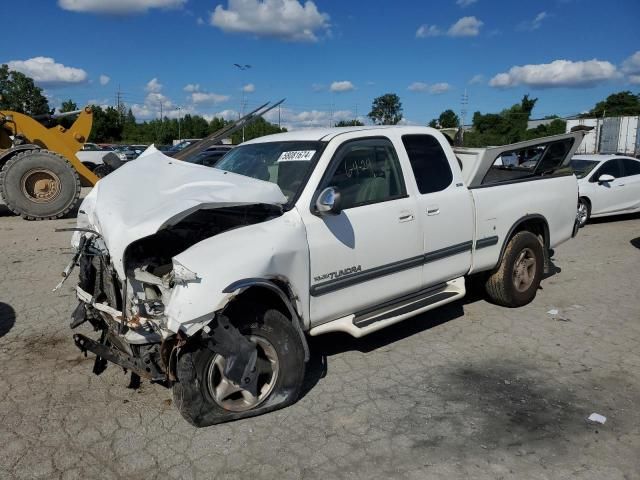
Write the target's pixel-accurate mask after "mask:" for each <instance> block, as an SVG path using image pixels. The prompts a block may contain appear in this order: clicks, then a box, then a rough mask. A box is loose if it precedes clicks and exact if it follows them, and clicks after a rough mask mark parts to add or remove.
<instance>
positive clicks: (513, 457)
mask: <svg viewBox="0 0 640 480" xmlns="http://www.w3.org/2000/svg"><path fill="white" fill-rule="evenodd" d="M73 224H74V220H73V219H63V220H58V221H51V222H26V221H24V220H21V219H19V218H17V217H13V216H10V215H9V213H8V212H7V210H6V209H5V208H4V207H2V206H0V272H1V273H2V274H1V275H0V363H1V364H2V366H3V368H2V370H1V371H0V478H47V479H49V478H63V479H66V478H120V477H127V478H214V477H215V478H238V479H246V478H252V479H259V478H268V479H273V478H281V479H286V478H292V479H298V478H309V479H314V478H322V479H327V478H353V479H367V480H370V479H375V478H413V479H423V478H448V479H451V478H475V479H483V478H491V479H493V478H504V479H507V478H518V479H521V478H535V479H547V478H548V479H564V478H589V479H590V478H592V479H598V480H600V479H611V480H613V479H634V478H640V455H638V454H639V453H640V413H639V408H640V407H639V400H640V348H639V345H640V298H639V296H640V286H639V285H640V216H638V215H636V216H627V217H619V218H614V219H607V220H600V221H596V222H594V223H591V224H589V225H587V227H586V228H584V229H583V230H581V232H580V234H579V235H578V238H577V239H575V240H573V241H571V242H568V243H566V244H564V245H562V246H561V247H560V248H558V249H557V251H556V255H555V258H554V262H555V265H556V266H557V270H558V271H557V272H556V273H555V274H554V275H553V276H551V277H550V278H548V279H546V280H545V281H544V282H543V289H542V290H541V291H540V292H539V294H538V296H537V298H536V300H535V301H534V302H533V303H532V304H530V305H528V306H526V307H524V308H521V309H505V308H500V307H497V306H493V305H491V304H489V303H487V302H485V301H484V300H482V299H481V298H480V297H479V296H477V295H471V296H470V297H468V298H467V299H466V300H465V301H464V302H460V303H455V304H452V305H449V306H447V307H444V308H442V309H440V310H437V311H435V312H430V313H428V314H427V315H422V316H420V317H417V318H415V319H412V320H409V321H406V322H404V323H402V324H400V325H399V326H395V327H391V328H390V329H387V330H386V331H382V332H378V333H377V334H374V335H372V336H370V337H365V338H363V339H359V340H356V339H351V338H349V337H347V336H341V335H331V336H326V337H321V338H317V339H314V341H313V342H312V345H311V346H312V352H313V358H312V362H311V364H310V366H309V374H308V378H307V383H306V388H305V393H304V395H303V397H302V398H301V399H300V400H299V401H298V402H297V403H296V404H295V405H294V406H292V407H290V408H287V409H285V410H280V411H278V412H274V413H271V414H268V415H266V416H262V417H258V418H253V419H248V420H243V421H240V422H236V423H230V424H225V425H220V426H214V427H210V428H206V429H195V428H193V427H191V426H190V425H188V424H187V423H186V422H185V421H184V420H183V419H182V418H181V417H180V415H179V414H178V412H177V411H176V410H175V409H174V408H173V406H172V405H171V393H170V391H169V390H166V389H164V388H163V387H161V386H158V385H151V384H148V383H146V382H143V383H142V385H141V387H140V388H139V389H137V390H134V389H130V388H127V386H128V383H129V382H128V376H125V375H124V374H123V372H122V370H120V369H118V368H117V367H114V366H110V367H109V368H108V369H107V371H106V372H104V373H103V374H102V375H101V376H99V377H96V376H94V375H93V374H92V373H91V368H92V361H93V360H92V358H91V356H90V357H89V358H84V357H83V356H81V354H80V352H79V351H78V350H77V349H76V347H75V346H74V344H73V341H72V338H71V331H70V330H69V329H68V323H69V320H68V319H69V314H70V312H71V310H72V308H73V307H74V306H75V302H76V301H75V299H74V296H73V292H72V287H73V284H74V279H71V280H70V281H69V282H68V283H67V284H66V285H65V287H64V288H63V289H62V290H61V291H60V292H58V293H51V289H52V287H53V286H54V285H55V284H56V283H57V282H58V280H59V278H60V277H59V275H60V271H61V270H62V268H63V267H64V266H65V265H66V263H67V261H68V259H69V255H70V249H69V248H68V240H69V234H68V233H54V232H53V230H54V228H56V227H64V226H70V225H73ZM553 310H557V311H558V312H557V314H552V313H549V312H550V311H553ZM82 328H83V327H82ZM593 412H597V413H600V414H602V415H605V416H606V417H607V421H606V423H605V424H604V425H597V424H592V423H589V422H587V421H586V418H587V417H588V416H589V415H590V414H591V413H593Z"/></svg>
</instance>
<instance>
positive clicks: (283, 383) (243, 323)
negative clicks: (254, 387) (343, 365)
mask: <svg viewBox="0 0 640 480" xmlns="http://www.w3.org/2000/svg"><path fill="white" fill-rule="evenodd" d="M243 317H244V318H242V319H240V320H238V319H236V320H235V321H234V319H233V318H232V319H231V321H232V323H233V324H234V325H235V326H236V327H237V328H238V330H239V331H240V333H242V334H243V335H245V336H247V337H248V338H249V339H250V340H251V341H253V342H254V343H256V345H257V346H258V359H262V360H263V361H262V364H261V365H267V366H266V367H263V366H261V367H259V368H261V369H263V368H264V372H263V373H261V374H260V376H259V377H258V378H259V381H258V387H259V390H258V396H257V397H253V396H252V395H251V394H249V393H248V392H246V391H243V390H242V389H240V388H238V387H236V386H235V385H234V384H233V383H231V382H229V381H226V380H224V378H223V377H224V376H223V375H221V371H222V369H221V366H222V365H224V364H223V363H220V362H224V359H223V358H222V357H221V356H220V355H219V354H217V353H215V352H213V351H211V350H209V349H208V348H207V347H206V346H202V345H194V346H192V347H191V348H187V349H186V351H182V352H181V353H180V354H179V356H178V362H177V368H176V374H177V375H176V376H177V382H176V383H175V384H174V385H173V401H174V404H175V405H176V407H177V408H178V410H179V411H180V413H181V414H182V416H183V417H184V418H185V419H186V420H187V421H188V422H189V423H191V424H192V425H194V426H196V427H206V426H209V425H215V424H217V423H223V422H229V421H232V420H237V419H240V418H247V417H253V416H256V415H261V414H263V413H267V412H271V411H273V410H277V409H280V408H283V407H286V406H288V405H290V404H292V403H293V402H295V401H296V400H297V398H298V395H299V394H300V389H301V387H302V382H303V380H304V372H305V362H304V349H303V346H302V342H301V340H300V336H299V334H298V333H297V331H296V329H295V328H294V327H293V325H292V324H291V321H290V320H289V319H288V318H286V317H285V316H284V315H283V314H282V313H281V312H279V311H277V310H270V309H269V310H265V311H254V313H248V314H247V315H245V316H243ZM265 361H267V362H268V364H265ZM269 369H271V372H269ZM261 371H262V370H261ZM224 381H226V382H227V383H226V384H223V382H224Z"/></svg>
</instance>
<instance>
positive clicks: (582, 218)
mask: <svg viewBox="0 0 640 480" xmlns="http://www.w3.org/2000/svg"><path fill="white" fill-rule="evenodd" d="M590 216H591V205H589V201H588V200H587V199H585V198H581V199H579V200H578V214H577V217H578V226H579V227H580V228H582V227H584V226H585V225H586V224H587V222H588V221H589V217H590Z"/></svg>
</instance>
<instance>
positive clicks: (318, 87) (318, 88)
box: [311, 83, 327, 92]
mask: <svg viewBox="0 0 640 480" xmlns="http://www.w3.org/2000/svg"><path fill="white" fill-rule="evenodd" d="M326 89H327V87H326V85H322V84H321V83H312V84H311V90H313V91H314V92H324V91H325V90H326Z"/></svg>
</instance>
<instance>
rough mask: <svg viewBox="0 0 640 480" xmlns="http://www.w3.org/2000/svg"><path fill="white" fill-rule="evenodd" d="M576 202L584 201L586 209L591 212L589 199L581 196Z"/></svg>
mask: <svg viewBox="0 0 640 480" xmlns="http://www.w3.org/2000/svg"><path fill="white" fill-rule="evenodd" d="M578 200H584V201H585V202H586V203H587V207H589V210H591V200H590V199H589V197H585V196H581V197H580V198H579V199H578Z"/></svg>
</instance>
